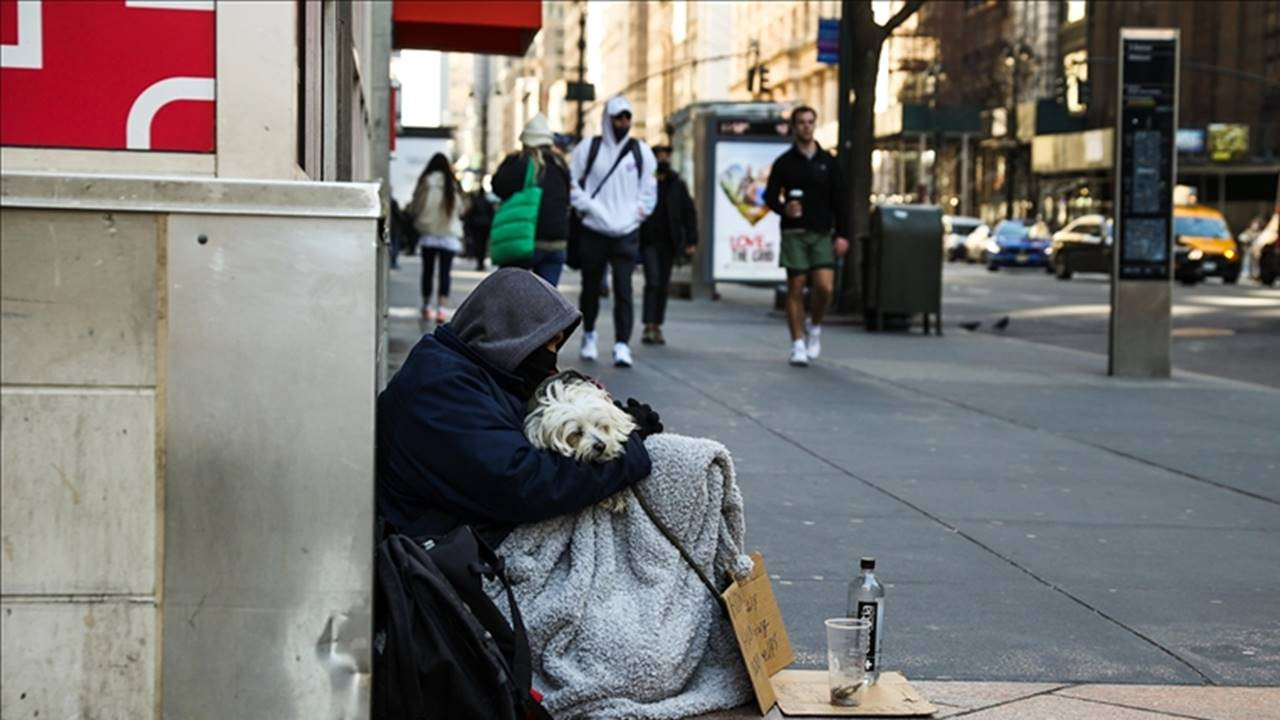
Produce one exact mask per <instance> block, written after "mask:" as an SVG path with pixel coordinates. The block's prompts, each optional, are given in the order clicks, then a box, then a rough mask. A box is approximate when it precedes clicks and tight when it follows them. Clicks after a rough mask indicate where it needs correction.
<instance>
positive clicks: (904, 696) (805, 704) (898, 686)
mask: <svg viewBox="0 0 1280 720" xmlns="http://www.w3.org/2000/svg"><path fill="white" fill-rule="evenodd" d="M773 691H774V693H775V694H776V695H777V698H778V707H779V708H780V709H781V710H782V714H783V715H820V716H824V717H845V716H857V715H875V716H878V717H886V716H890V717H911V716H918V715H932V714H933V713H934V712H936V711H937V708H936V707H934V706H933V704H932V703H930V702H929V701H928V700H925V699H924V698H923V697H921V696H920V693H918V692H916V689H915V688H913V687H911V684H910V683H908V682H907V679H906V678H905V677H903V676H902V673H896V672H886V673H880V679H879V681H878V682H876V684H875V685H869V686H867V687H864V688H863V689H862V690H860V691H859V697H860V698H861V703H860V704H858V705H854V706H852V707H844V706H840V705H832V704H831V688H830V687H829V686H828V684H827V671H826V670H783V671H781V672H779V673H778V674H777V675H774V676H773Z"/></svg>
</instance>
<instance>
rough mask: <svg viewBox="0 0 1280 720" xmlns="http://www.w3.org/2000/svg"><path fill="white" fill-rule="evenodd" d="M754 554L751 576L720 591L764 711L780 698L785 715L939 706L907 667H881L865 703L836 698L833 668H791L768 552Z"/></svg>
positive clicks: (910, 712)
mask: <svg viewBox="0 0 1280 720" xmlns="http://www.w3.org/2000/svg"><path fill="white" fill-rule="evenodd" d="M751 560H752V562H753V563H754V565H755V567H753V568H752V570H751V577H749V578H747V579H746V580H745V581H743V582H734V583H732V584H730V585H729V588H728V589H727V590H725V591H724V593H722V594H721V596H720V597H721V599H723V600H724V605H725V607H726V608H727V609H728V611H729V622H730V623H731V624H732V625H733V634H734V635H735V636H736V637H737V638H738V650H739V651H741V652H742V661H743V663H744V664H746V666H747V675H748V676H749V677H750V678H751V688H752V690H754V691H755V696H756V705H758V706H759V708H760V714H761V715H764V714H766V713H768V712H769V708H772V707H773V706H774V705H775V704H776V705H777V706H778V708H779V709H780V710H781V711H782V713H783V714H784V715H822V716H842V715H880V716H898V717H908V716H914V715H932V714H933V713H934V712H935V711H936V708H935V707H934V706H933V705H931V704H930V703H929V701H928V700H925V699H924V698H923V697H921V696H920V694H919V693H918V692H916V690H915V688H913V687H911V685H910V684H909V683H908V682H907V679H906V678H905V677H903V676H902V674H901V673H896V672H886V673H881V674H880V680H879V682H877V683H876V684H875V685H871V686H868V687H866V688H864V689H863V690H861V691H859V693H860V699H861V703H860V704H859V705H857V706H854V707H839V706H836V705H832V704H831V698H830V689H829V687H828V685H827V671H825V670H787V669H785V668H786V667H787V666H788V665H790V664H791V663H792V662H794V661H795V659H796V656H795V652H794V651H793V650H792V649H791V640H790V639H789V638H788V637H787V627H786V625H784V624H783V622H782V611H781V610H779V609H778V600H777V598H775V597H774V595H773V586H772V585H771V584H770V583H769V576H768V574H766V573H765V570H764V558H763V557H761V556H760V553H758V552H755V553H751Z"/></svg>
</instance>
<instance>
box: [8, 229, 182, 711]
mask: <svg viewBox="0 0 1280 720" xmlns="http://www.w3.org/2000/svg"><path fill="white" fill-rule="evenodd" d="M158 233H159V228H158V226H157V222H156V219H155V218H154V217H149V216H136V215H119V216H116V215H111V214H97V213H63V212H57V211H40V210H17V209H12V208H6V209H5V210H4V212H3V213H0V238H2V239H0V283H2V284H3V286H4V288H5V299H4V302H3V306H4V314H5V320H4V333H3V335H0V344H2V345H3V352H0V356H3V366H2V368H0V374H2V376H3V380H2V382H0V416H2V417H3V421H2V422H0V431H2V433H3V441H2V442H0V484H2V485H3V496H4V502H3V503H2V504H0V517H2V520H3V521H2V522H0V526H3V550H4V573H3V575H2V576H0V606H2V607H3V612H0V622H2V623H3V627H2V632H0V637H3V642H4V648H3V652H0V658H2V660H0V662H2V663H3V673H2V674H3V683H0V711H2V713H3V714H4V715H5V716H6V717H16V716H19V715H21V716H23V717H30V716H32V713H33V712H42V713H43V714H45V715H47V716H50V717H71V716H73V715H75V714H77V713H83V714H84V716H86V717H88V716H113V717H151V716H153V715H154V704H155V702H156V689H157V688H156V680H157V672H156V667H157V664H158V662H159V659H160V654H159V651H158V648H157V643H158V640H159V637H160V633H159V625H158V621H159V605H160V597H159V596H160V591H159V589H158V583H159V578H160V577H161V576H162V568H161V565H162V561H161V559H160V552H159V550H160V547H161V538H160V534H159V533H158V531H157V528H158V526H159V523H160V522H161V515H162V508H163V490H162V482H161V477H162V473H161V471H160V468H158V466H157V448H158V447H162V446H163V431H162V429H161V427H160V424H159V423H158V417H159V413H158V409H157V408H158V404H159V403H160V400H159V398H158V395H157V390H156V388H157V375H158V372H157V361H158V359H159V352H158V350H157V344H158V343H159V342H160V338H161V337H162V330H161V326H162V325H163V317H162V314H161V313H159V312H158V303H157V300H158V298H159V297H160V296H162V292H161V290H160V289H159V283H160V282H161V279H162V275H161V274H160V272H159V269H158V268H159V259H160V248H159V246H158V243H157V238H158ZM103 278H109V279H110V280H109V281H103Z"/></svg>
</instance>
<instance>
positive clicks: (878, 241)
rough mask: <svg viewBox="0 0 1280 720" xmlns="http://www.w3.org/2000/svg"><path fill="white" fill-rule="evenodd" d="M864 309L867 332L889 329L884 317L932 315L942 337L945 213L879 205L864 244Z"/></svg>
mask: <svg viewBox="0 0 1280 720" xmlns="http://www.w3.org/2000/svg"><path fill="white" fill-rule="evenodd" d="M863 247H864V250H863V251H864V253H865V256H864V258H863V260H864V262H863V274H864V277H863V293H864V294H863V307H864V308H866V311H865V319H866V327H867V329H868V330H881V329H885V327H886V326H885V319H886V316H888V317H889V318H890V320H891V321H892V319H893V318H895V316H896V317H901V316H906V318H907V326H908V327H910V322H911V316H913V315H917V314H918V315H922V316H923V317H922V320H923V324H924V332H925V334H928V333H929V328H930V316H933V318H932V319H933V321H934V326H935V328H936V333H937V334H938V335H941V334H942V211H941V210H940V209H939V208H938V207H936V206H933V205H881V206H879V207H877V208H876V209H875V211H874V212H872V213H871V241H870V242H868V243H865V244H864V246H863Z"/></svg>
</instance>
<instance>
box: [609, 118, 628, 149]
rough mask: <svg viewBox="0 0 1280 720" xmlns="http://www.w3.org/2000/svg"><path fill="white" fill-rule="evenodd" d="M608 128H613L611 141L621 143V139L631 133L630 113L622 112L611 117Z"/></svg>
mask: <svg viewBox="0 0 1280 720" xmlns="http://www.w3.org/2000/svg"><path fill="white" fill-rule="evenodd" d="M610 127H612V128H613V139H614V140H617V141H618V142H622V138H624V137H626V136H627V133H628V132H630V131H631V113H629V112H622V113H618V114H617V115H615V116H613V118H611V119H610Z"/></svg>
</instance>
